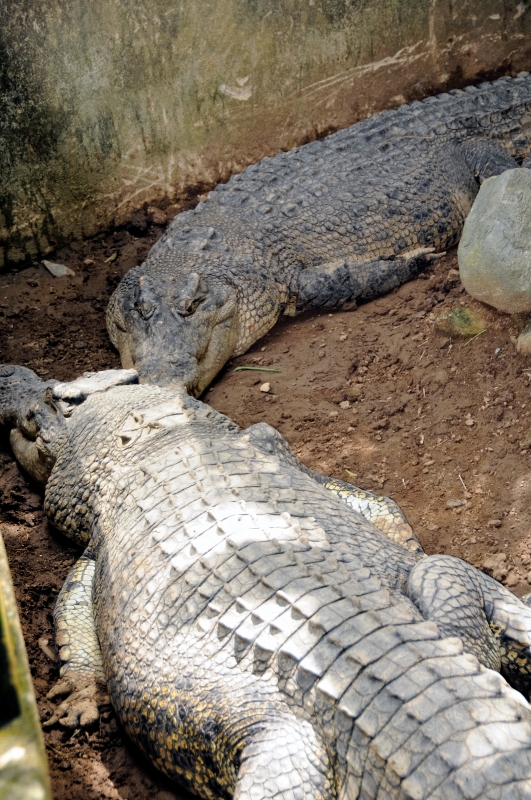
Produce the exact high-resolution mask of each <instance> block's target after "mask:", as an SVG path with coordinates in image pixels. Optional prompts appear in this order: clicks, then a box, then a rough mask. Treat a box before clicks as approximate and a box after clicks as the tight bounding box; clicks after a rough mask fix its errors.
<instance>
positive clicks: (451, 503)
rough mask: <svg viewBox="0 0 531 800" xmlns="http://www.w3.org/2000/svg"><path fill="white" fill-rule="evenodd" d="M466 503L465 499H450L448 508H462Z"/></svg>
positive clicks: (447, 504)
mask: <svg viewBox="0 0 531 800" xmlns="http://www.w3.org/2000/svg"><path fill="white" fill-rule="evenodd" d="M464 505H466V503H465V501H464V500H448V501H447V503H446V508H461V506H464Z"/></svg>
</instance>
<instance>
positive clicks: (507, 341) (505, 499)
mask: <svg viewBox="0 0 531 800" xmlns="http://www.w3.org/2000/svg"><path fill="white" fill-rule="evenodd" d="M175 210H176V209H173V210H172V213H174V212H175ZM170 216H171V214H170ZM155 220H158V223H159V224H156V223H155V222H154V221H153V214H151V215H150V214H148V213H147V212H143V213H141V214H139V215H136V218H134V219H133V221H132V223H131V224H130V225H129V226H128V228H125V229H123V230H120V231H116V232H114V233H112V234H109V235H106V236H102V237H99V238H98V239H96V240H92V241H85V242H78V243H74V244H72V245H70V246H69V247H66V248H62V249H60V250H58V251H57V252H56V253H55V254H54V255H53V256H52V257H51V258H50V260H51V261H56V262H59V263H64V264H66V265H67V266H69V267H71V268H72V269H73V270H74V271H75V276H74V277H63V278H54V277H52V275H50V274H49V273H48V272H47V271H46V270H45V269H44V267H42V266H35V267H31V268H28V269H25V270H23V271H20V272H15V273H8V274H4V275H1V276H0V363H2V362H3V363H16V364H23V365H24V366H27V367H30V368H31V369H33V370H35V371H36V372H37V373H38V374H39V375H41V376H42V377H55V378H58V379H63V380H64V379H71V378H74V377H76V376H77V375H79V374H80V373H82V372H83V371H85V370H98V369H104V368H108V367H117V366H119V360H118V356H117V354H116V352H114V350H113V348H112V347H111V345H110V344H109V341H108V338H107V334H106V330H105V319H104V311H105V307H106V304H107V299H108V297H109V295H110V293H111V291H112V290H113V288H114V287H115V286H116V284H117V283H118V281H119V279H120V278H121V276H122V275H123V274H124V273H125V272H126V271H127V270H128V269H129V268H131V267H132V266H134V265H135V264H137V263H140V261H141V260H143V258H144V257H145V255H146V253H147V252H148V250H149V248H150V247H151V245H152V244H153V242H154V241H155V240H156V238H157V237H158V236H160V234H161V232H162V231H163V229H164V224H163V216H161V215H160V213H158V214H157V213H155ZM456 269H457V262H456V253H455V251H454V252H451V253H449V254H448V255H447V256H445V257H444V258H443V259H441V260H440V261H438V262H437V263H436V264H435V265H434V267H433V268H431V269H430V271H429V272H428V273H427V274H424V275H421V276H420V277H419V279H417V280H415V281H413V282H411V283H408V284H406V285H404V286H403V287H401V288H400V289H398V290H396V291H395V292H393V293H391V294H390V295H388V296H386V297H384V298H381V299H379V300H376V301H374V302H371V303H368V304H366V305H363V306H361V307H360V308H358V309H357V310H356V311H353V312H348V313H347V312H339V313H335V314H328V313H324V314H307V315H304V316H301V317H299V318H297V319H295V320H293V319H288V318H285V319H284V320H283V321H282V322H281V323H280V324H278V325H277V326H276V327H275V328H274V329H273V330H272V331H271V332H270V333H269V334H268V335H267V336H266V337H264V338H263V339H262V340H261V341H260V342H257V343H256V345H255V346H254V347H253V348H252V351H251V352H249V353H247V354H246V355H244V356H242V357H240V358H238V359H235V360H234V361H233V362H232V363H230V364H228V365H227V367H226V369H225V370H224V372H223V374H222V375H220V376H219V378H218V380H217V381H216V382H215V384H214V385H213V387H212V388H211V389H210V390H209V391H208V392H207V393H206V395H205V398H204V399H205V401H206V402H208V403H210V404H211V405H212V406H214V407H215V408H216V409H218V410H219V411H222V412H223V413H225V414H227V415H228V416H230V417H231V418H232V419H234V420H235V421H236V422H237V423H238V424H239V425H241V426H247V425H250V424H252V423H254V422H259V421H267V422H269V423H271V424H272V425H274V426H275V427H276V428H278V429H279V430H280V432H281V433H282V434H283V435H284V436H285V437H286V439H287V440H288V441H289V442H290V444H291V446H292V447H293V449H294V451H295V453H296V454H297V455H298V456H299V458H300V459H301V460H302V461H303V462H304V463H306V464H308V465H309V466H311V467H313V468H315V469H317V470H319V471H320V472H323V473H326V474H329V475H335V476H337V477H340V478H343V479H345V480H350V481H352V482H353V483H356V484H357V485H359V486H362V487H364V488H367V489H370V490H372V491H376V492H383V493H385V494H386V495H389V496H391V497H393V498H394V499H395V500H397V502H398V503H399V504H400V505H401V507H402V508H403V509H404V511H405V513H406V515H407V517H408V519H409V521H410V523H411V524H412V526H413V528H414V530H415V531H416V533H417V535H418V536H419V538H420V540H421V542H422V544H423V546H424V548H425V549H426V551H427V552H428V553H435V552H439V553H449V554H452V555H456V556H460V557H461V558H464V559H466V560H467V561H469V562H471V563H472V564H474V565H476V566H478V567H479V568H482V569H484V570H485V571H489V572H490V574H494V575H495V577H498V578H499V579H502V581H503V582H504V583H505V584H506V585H507V586H508V587H510V588H511V589H512V590H513V591H515V592H516V593H517V594H524V593H526V592H528V591H531V589H530V585H531V533H530V531H529V522H530V514H531V512H530V502H529V501H530V498H531V431H530V429H529V417H530V415H531V403H530V402H529V384H530V380H531V361H526V360H525V358H523V357H521V356H519V355H517V353H516V350H515V346H514V342H515V338H516V336H517V335H518V334H519V333H520V331H521V330H522V328H523V327H524V325H525V323H526V322H527V319H526V318H524V317H519V318H511V317H509V316H505V315H501V314H497V313H496V312H494V311H493V310H491V309H488V308H486V307H485V306H481V305H480V304H479V303H476V302H474V301H472V300H471V299H470V298H469V297H468V296H467V295H466V293H465V292H464V290H463V289H462V287H461V285H460V283H459V280H458V275H457V273H456V272H455V270H456ZM463 307H465V308H468V309H470V310H471V311H473V312H476V313H477V314H479V315H480V316H481V317H482V318H483V323H484V324H482V327H481V329H482V330H483V329H484V332H482V333H480V335H478V336H477V337H476V338H472V336H469V337H468V338H463V339H452V338H450V337H449V336H448V335H447V334H445V333H440V332H438V327H439V323H437V320H438V318H440V317H444V315H445V314H447V313H448V312H449V311H451V310H452V309H455V308H463ZM243 365H245V366H252V367H255V368H256V367H262V368H269V369H277V370H279V371H278V372H266V371H263V372H260V371H238V372H235V368H236V367H237V366H243ZM264 383H269V384H270V389H269V391H262V389H263V388H265V387H263V384H264ZM0 495H1V499H0V522H1V530H2V533H3V535H4V538H5V543H6V547H7V551H8V556H9V560H10V564H11V570H12V574H13V581H14V583H15V589H16V594H17V599H18V603H19V611H20V616H21V620H22V625H23V630H24V634H25V637H26V644H27V649H28V655H29V660H30V665H31V671H32V674H33V679H34V683H35V691H36V694H37V698H38V703H39V708H40V711H41V714H42V717H43V719H45V718H46V717H47V716H48V715H49V713H50V711H51V709H52V704H51V702H50V701H48V700H46V697H45V695H46V693H47V692H48V691H49V689H50V687H51V686H52V684H53V683H54V681H55V680H56V679H57V669H56V666H55V663H54V661H53V660H52V659H51V658H50V656H51V655H52V653H51V651H50V648H52V649H53V632H52V609H53V605H54V602H55V598H56V596H57V593H58V591H59V589H60V587H61V585H62V583H63V581H64V579H65V577H66V574H67V572H68V570H69V569H70V567H71V565H72V563H73V562H74V560H75V559H76V557H77V556H78V551H77V550H76V548H74V547H73V546H71V544H70V543H69V542H68V541H67V540H66V539H64V538H63V537H61V536H60V535H59V534H57V533H56V532H54V531H53V530H52V529H51V528H50V527H49V526H48V525H47V523H46V522H45V520H44V518H43V514H42V495H41V493H40V492H39V490H38V489H36V488H35V487H34V486H32V485H31V484H30V483H29V482H28V480H27V479H26V478H25V476H24V475H22V474H21V473H20V472H19V471H18V469H17V467H16V466H15V464H14V462H13V460H12V458H11V456H10V453H9V447H8V445H7V442H6V440H5V439H4V440H2V442H0ZM45 736H46V741H47V746H48V756H49V763H50V770H51V776H52V783H53V790H54V798H56V800H59V799H60V800H71V799H72V800H74V798H75V800H77V799H78V798H83V800H97V799H100V798H101V799H104V800H107V799H109V800H111V799H112V800H137V798H138V800H140V798H142V800H171V799H172V798H176V797H179V798H184V797H185V794H184V793H183V792H180V791H178V790H177V791H176V790H175V787H173V788H172V786H171V785H170V784H169V783H167V782H166V781H165V780H164V779H162V778H161V777H160V776H158V775H157V774H156V773H155V772H154V771H153V770H152V769H151V768H150V767H149V765H147V764H146V763H145V762H144V760H143V759H142V757H141V756H140V755H139V754H138V753H137V752H135V751H134V749H133V748H132V747H131V745H130V744H129V743H128V742H127V741H126V740H125V739H124V737H123V736H122V733H121V730H120V726H119V724H118V723H117V721H116V719H115V717H114V716H113V715H112V714H110V715H108V716H107V718H106V719H104V720H102V721H101V725H100V727H99V728H98V730H96V731H94V732H92V733H90V734H79V735H74V736H70V735H68V734H65V733H64V732H63V731H61V730H59V729H54V730H51V731H48V732H47V733H46V734H45Z"/></svg>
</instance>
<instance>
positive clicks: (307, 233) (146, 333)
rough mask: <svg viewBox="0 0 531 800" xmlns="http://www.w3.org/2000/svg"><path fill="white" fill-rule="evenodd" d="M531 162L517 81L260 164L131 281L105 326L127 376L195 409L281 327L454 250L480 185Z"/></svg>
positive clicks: (387, 117)
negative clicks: (285, 318)
mask: <svg viewBox="0 0 531 800" xmlns="http://www.w3.org/2000/svg"><path fill="white" fill-rule="evenodd" d="M530 151H531V75H530V74H529V73H522V74H520V75H518V76H517V77H516V78H501V79H499V80H497V81H494V82H492V83H483V84H481V85H480V86H477V87H472V86H470V87H467V88H466V89H463V90H461V89H455V90H452V91H450V92H448V93H447V94H441V95H438V96H437V97H429V98H427V99H426V100H424V101H423V102H414V103H411V104H410V105H403V106H401V107H400V108H397V109H396V110H394V111H385V112H383V113H382V114H378V115H375V116H373V117H371V118H369V119H367V120H365V121H363V122H359V123H357V124H356V125H353V126H352V127H350V128H347V129H346V130H342V131H339V132H338V133H336V134H334V135H332V136H329V137H327V138H326V139H323V140H322V141H316V142H313V143H311V144H307V145H304V146H303V147H298V148H295V149H293V150H291V151H290V152H289V153H280V154H278V155H276V156H275V157H274V158H265V159H263V160H262V161H261V162H260V163H259V164H255V165H253V166H250V167H248V168H247V169H246V170H244V172H242V173H241V174H240V175H236V176H234V177H233V178H231V180H229V182H228V183H227V184H224V185H219V186H217V187H216V190H215V191H213V192H211V193H210V195H209V197H208V198H207V199H206V200H205V202H203V203H200V204H199V205H198V206H197V208H195V209H194V210H192V211H186V212H184V213H182V214H179V215H178V216H177V217H176V218H175V219H174V221H173V222H172V224H171V225H170V227H169V228H168V230H167V231H166V233H165V234H164V236H163V237H162V238H161V239H160V241H159V242H157V244H156V245H155V246H154V247H153V248H152V250H151V252H150V254H149V256H148V259H147V261H145V263H143V264H142V265H140V266H137V267H135V268H134V269H132V270H130V271H129V272H128V273H127V274H126V275H125V277H124V278H123V279H122V281H121V283H120V284H119V286H118V287H117V289H116V291H115V293H114V294H113V296H112V298H111V301H110V304H109V308H108V314H107V323H108V329H109V334H110V336H111V339H112V341H113V343H114V344H115V346H116V347H117V348H118V349H119V351H120V354H121V358H122V365H123V366H124V367H134V368H135V369H136V370H137V371H138V372H139V374H140V379H141V380H142V381H144V380H145V381H152V382H154V383H160V384H165V385H166V384H168V383H169V382H171V381H172V380H173V381H177V382H184V384H185V385H186V387H187V389H188V391H189V392H191V393H192V394H194V395H195V396H199V394H200V393H201V392H202V391H203V389H204V388H205V387H206V386H207V385H208V383H209V382H210V381H211V380H212V378H213V377H214V376H215V375H216V373H217V372H218V371H219V369H220V368H221V367H222V366H223V364H224V363H225V362H226V361H227V360H228V359H229V358H230V357H231V356H233V355H238V354H241V353H243V352H245V350H247V349H248V348H249V347H250V345H251V344H252V343H253V342H255V341H256V340H257V339H258V338H259V337H260V336H262V335H263V334H264V333H265V332H266V331H267V330H268V329H269V328H271V327H272V325H273V324H274V323H275V322H276V320H277V319H278V317H279V315H280V314H281V313H283V312H284V313H295V312H296V311H298V310H302V309H309V308H337V307H340V306H343V307H344V306H345V304H346V303H348V304H351V305H353V304H354V303H353V301H355V300H356V299H360V298H362V299H363V298H370V297H374V296H375V295H378V294H381V293H383V292H386V291H389V290H390V289H391V288H393V287H395V286H397V285H398V284H400V283H403V282H404V281H406V280H408V279H409V278H411V277H412V276H413V275H415V274H416V273H417V272H418V271H419V270H420V269H422V268H423V267H425V266H426V264H427V263H429V261H430V259H431V258H432V257H433V256H432V255H431V253H432V251H435V252H437V253H439V252H441V251H444V250H445V249H446V248H447V247H449V246H450V245H453V244H455V243H456V242H457V241H458V239H459V236H460V234H461V230H462V226H463V222H464V220H465V218H466V216H467V214H468V212H469V210H470V208H471V206H472V203H473V201H474V198H475V197H476V194H477V192H478V189H479V185H480V183H481V182H482V181H483V180H484V179H485V178H487V177H489V176H491V175H496V174H499V173H501V172H503V171H504V170H506V169H512V168H514V167H516V166H518V165H519V164H520V163H522V161H523V160H524V159H526V158H527V157H528V156H529V153H530ZM524 163H525V165H526V166H527V165H528V164H529V163H530V162H528V161H525V162H524Z"/></svg>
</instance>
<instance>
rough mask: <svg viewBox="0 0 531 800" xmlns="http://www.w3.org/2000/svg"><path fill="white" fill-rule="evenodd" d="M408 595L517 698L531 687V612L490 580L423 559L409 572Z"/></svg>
mask: <svg viewBox="0 0 531 800" xmlns="http://www.w3.org/2000/svg"><path fill="white" fill-rule="evenodd" d="M407 591H408V594H409V597H410V599H411V600H412V601H413V602H414V603H415V605H416V606H417V608H418V609H419V610H420V611H421V613H422V614H423V616H424V617H425V618H426V619H428V620H431V621H433V622H436V623H437V626H438V627H439V630H440V632H441V634H442V635H443V636H459V638H460V639H461V640H462V642H463V645H464V647H465V649H466V650H467V651H468V652H469V653H473V654H474V655H475V656H477V658H478V659H479V661H480V662H481V663H482V664H483V665H484V666H485V667H489V668H490V669H495V670H497V671H499V672H501V673H502V675H503V676H504V677H505V678H506V679H507V680H508V681H509V683H510V684H511V685H512V686H513V687H514V688H516V689H518V690H519V691H521V692H522V694H524V695H526V696H528V695H529V691H530V686H531V609H530V608H528V606H526V605H525V604H524V603H522V602H521V600H520V599H519V598H518V597H516V596H515V595H514V594H512V592H510V591H509V590H508V589H506V588H505V587H504V586H502V585H501V584H499V583H498V581H495V580H494V578H491V577H489V576H488V575H484V574H483V573H482V572H480V571H479V570H477V569H475V568H474V567H472V566H471V565H470V564H467V563H466V562H464V561H461V560H460V559H459V558H454V557H452V556H444V555H437V556H427V557H426V558H423V559H422V560H421V561H419V563H418V564H416V566H415V567H414V568H413V570H412V571H411V573H410V576H409V581H408V588H407Z"/></svg>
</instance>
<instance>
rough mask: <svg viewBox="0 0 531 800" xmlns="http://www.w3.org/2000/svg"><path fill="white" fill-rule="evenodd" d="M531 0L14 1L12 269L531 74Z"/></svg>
mask: <svg viewBox="0 0 531 800" xmlns="http://www.w3.org/2000/svg"><path fill="white" fill-rule="evenodd" d="M530 33H531V8H530V6H529V0H526V2H513V0H445V1H444V2H443V1H442V0H188V2H184V0H69V2H68V3H65V2H63V1H62V0H49V2H47V3H41V2H36V0H10V2H9V3H4V4H3V6H2V7H1V8H0V101H1V104H2V115H1V118H0V268H1V267H6V266H9V265H13V264H17V263H23V262H26V261H31V260H32V259H35V258H38V257H40V256H42V255H44V254H45V253H46V252H48V251H49V250H50V249H52V248H53V247H54V246H55V245H56V244H58V243H60V242H63V241H66V240H69V239H72V238H78V237H84V236H91V235H93V234H95V233H97V232H98V231H101V230H103V229H105V228H108V227H110V226H113V225H117V224H120V223H121V222H123V221H125V219H126V218H127V217H128V215H129V214H130V213H131V212H132V211H133V210H135V209H136V208H139V207H140V206H141V205H142V204H143V203H144V202H146V201H148V202H150V203H155V204H157V203H158V204H161V205H164V204H165V203H166V204H167V203H168V202H171V201H173V200H174V199H175V197H176V196H177V195H178V194H179V193H180V192H182V191H184V190H186V189H187V188H190V187H193V186H210V185H212V184H214V183H216V182H217V181H219V180H223V179H226V178H227V176H228V175H229V174H230V173H231V172H234V171H239V170H241V169H242V168H243V167H245V166H246V165H247V164H250V163H252V162H254V161H257V160H258V159H260V158H262V157H263V156H265V155H273V154H274V153H276V152H278V151H279V150H282V149H289V148H291V147H293V146H295V145H298V144H302V143H304V142H307V141H310V140H312V139H314V138H315V137H316V136H321V135H323V134H325V133H327V132H331V131H333V130H335V129H337V128H341V127H345V126H347V125H350V124H352V123H353V122H356V121H357V120H359V119H361V118H363V117H365V116H367V115H368V114H370V113H372V112H374V111H378V110H381V109H383V108H389V107H393V106H396V105H398V104H400V103H403V102H408V101H410V100H412V99H415V98H421V97H424V96H426V95H427V94H431V93H434V92H437V91H444V90H445V89H448V88H452V87H456V86H462V85H465V84H466V83H470V82H473V81H477V80H480V79H485V78H491V77H497V76H499V75H501V74H515V73H517V72H519V71H520V70H522V69H529V68H530V67H531V38H530Z"/></svg>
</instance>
